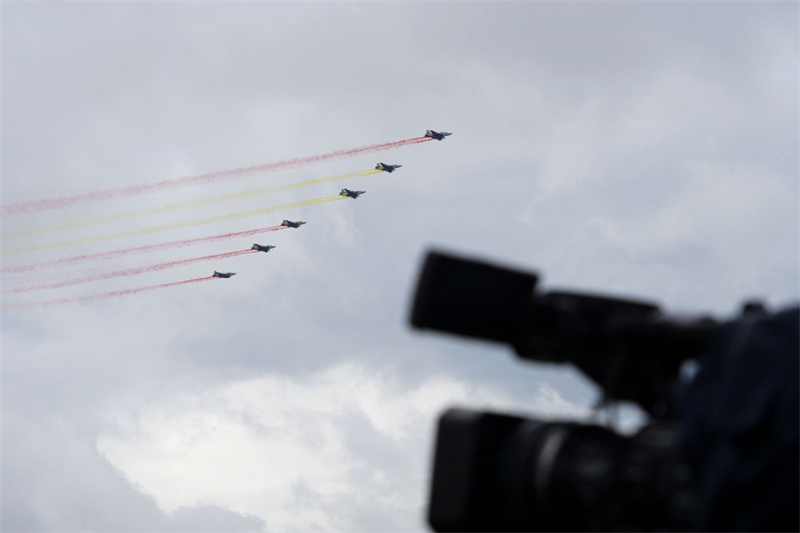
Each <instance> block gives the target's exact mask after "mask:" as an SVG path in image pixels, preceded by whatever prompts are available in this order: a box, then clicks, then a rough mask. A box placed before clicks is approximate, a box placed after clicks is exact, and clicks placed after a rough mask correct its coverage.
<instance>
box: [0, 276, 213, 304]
mask: <svg viewBox="0 0 800 533" xmlns="http://www.w3.org/2000/svg"><path fill="white" fill-rule="evenodd" d="M211 279H214V276H208V277H205V278H195V279H187V280H184V281H173V282H172V283H162V284H161V285H150V286H149V287H139V288H138V289H124V290H121V291H112V292H107V293H105V294H94V295H91V296H73V297H71V298H60V299H58V300H46V301H40V302H21V303H15V304H3V309H29V308H32V307H45V306H51V305H59V304H70V303H76V302H85V301H87V300H98V299H100V298H111V297H113V296H126V295H128V294H134V293H137V292H142V291H152V290H154V289H164V288H166V287H172V286H175V285H186V284H187V283H197V282H200V281H208V280H211Z"/></svg>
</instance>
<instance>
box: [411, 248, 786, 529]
mask: <svg viewBox="0 0 800 533" xmlns="http://www.w3.org/2000/svg"><path fill="white" fill-rule="evenodd" d="M537 280H538V278H537V276H536V275H534V274H530V273H525V272H520V271H516V270H511V269H507V268H503V267H498V266H494V265H491V264H488V263H485V262H478V261H472V260H467V259H459V258H456V257H453V256H450V255H446V254H443V253H439V252H430V253H429V254H428V256H427V258H426V261H425V264H424V266H423V268H422V271H421V273H420V278H419V282H418V286H417V292H416V296H415V300H414V304H413V309H412V316H411V323H412V324H413V325H414V326H415V327H418V328H430V329H436V330H441V331H446V332H450V333H456V334H459V335H465V336H469V337H477V338H480V339H488V340H494V341H499V342H503V343H506V344H509V345H511V346H512V347H513V348H514V350H515V351H516V353H517V355H519V356H520V357H522V358H524V359H529V360H534V361H547V362H556V363H564V362H568V363H571V364H573V365H575V366H576V367H577V368H578V369H580V370H581V371H582V372H583V373H584V374H586V375H587V376H588V377H589V378H590V379H591V380H592V381H594V382H595V383H596V384H597V385H599V386H600V388H601V389H602V392H603V395H604V400H605V401H608V402H613V401H632V402H635V403H636V404H638V405H639V406H640V407H641V408H642V409H643V410H644V411H646V412H647V413H648V414H649V416H650V421H649V422H648V423H647V424H646V425H644V427H642V428H641V429H640V430H639V431H638V432H637V433H636V434H635V435H632V436H624V435H621V434H619V433H617V432H615V431H614V430H613V429H609V428H607V427H604V426H600V425H592V424H584V423H576V422H560V421H556V422H552V421H541V420H535V419H529V418H522V417H517V416H512V415H507V414H498V413H488V412H478V411H469V410H463V409H451V410H449V411H447V412H445V413H444V414H443V415H442V416H441V418H440V420H439V427H438V435H437V442H436V450H435V454H434V464H433V476H432V481H431V493H430V502H429V508H428V521H429V523H430V524H431V526H432V527H433V528H434V529H435V530H437V531H597V530H616V531H644V530H649V531H654V530H658V531H676V530H728V531H741V530H770V531H789V530H794V531H797V530H798V527H800V524H798V513H799V512H800V511H799V510H798V494H800V489H798V452H799V451H800V450H799V449H798V423H799V422H800V413H798V403H800V398H798V382H799V381H800V375H799V374H798V372H800V370H799V369H798V352H800V346H799V344H798V338H799V337H800V331H799V330H798V323H800V310H798V309H797V308H792V309H789V310H786V311H782V312H779V313H768V312H767V311H765V310H764V309H763V307H762V306H760V305H759V304H755V303H752V304H748V305H746V306H745V309H744V311H743V313H742V315H741V316H740V317H738V318H736V319H734V320H730V321H728V322H722V323H720V322H717V321H714V320H712V319H710V318H704V317H701V318H695V319H688V320H687V319H682V320H681V319H677V318H671V317H669V316H666V315H664V314H662V313H661V312H660V311H659V309H658V307H657V306H655V305H653V304H650V303H646V302H638V301H632V300H624V299H617V298H608V297H601V296H592V295H587V294H578V293H568V292H546V293H540V292H537V291H536V284H537ZM687 361H696V362H697V365H698V368H699V370H698V371H697V374H696V376H695V377H694V378H693V379H691V380H689V379H687V378H686V377H685V376H684V377H682V375H683V374H682V372H681V368H682V365H684V364H685V363H686V362H687Z"/></svg>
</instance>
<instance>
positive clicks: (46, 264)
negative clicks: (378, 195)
mask: <svg viewBox="0 0 800 533" xmlns="http://www.w3.org/2000/svg"><path fill="white" fill-rule="evenodd" d="M283 229H287V227H286V226H268V227H266V228H256V229H249V230H246V231H236V232H233V233H223V234H221V235H212V236H211V237H197V238H194V239H184V240H182V241H172V242H164V243H160V244H148V245H145V246H134V247H132V248H121V249H119V250H111V251H110V252H98V253H94V254H83V255H75V256H72V257H66V258H64V259H53V260H50V261H41V262H39V263H29V264H27V265H19V266H15V267H7V268H3V269H0V272H2V273H12V272H14V273H17V272H30V271H32V270H42V269H44V268H51V267H58V266H64V265H69V264H73V263H82V262H84V261H97V260H103V259H113V258H115V257H122V256H126V255H131V254H141V253H148V252H156V251H158V250H167V249H172V248H183V247H185V246H191V245H193V244H201V243H205V242H213V241H219V240H222V239H231V238H233V237H249V236H250V235H257V234H259V233H267V232H269V231H279V230H283Z"/></svg>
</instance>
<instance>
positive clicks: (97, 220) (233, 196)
mask: <svg viewBox="0 0 800 533" xmlns="http://www.w3.org/2000/svg"><path fill="white" fill-rule="evenodd" d="M381 172H383V171H381V170H372V169H371V170H359V171H357V172H350V173H349V174H341V175H339V176H331V177H328V178H317V179H311V180H305V181H300V182H297V183H288V184H285V185H275V186H273V187H260V188H258V189H250V190H248V191H242V192H235V193H227V194H218V195H215V196H208V197H206V198H197V199H195V200H186V201H184V202H170V203H168V204H164V205H160V206H156V207H145V208H142V209H137V210H135V211H126V212H122V213H111V214H109V215H104V216H100V217H94V218H87V219H83V220H76V221H73V222H69V223H67V224H54V225H51V226H45V227H43V228H38V229H32V230H23V231H18V232H15V233H9V234H3V239H4V240H6V239H14V238H18V237H31V236H33V235H41V234H43V233H48V232H51V231H63V230H67V229H72V228H80V227H86V226H93V225H95V224H103V223H107V222H113V221H115V220H122V219H130V218H136V217H140V216H143V215H153V214H162V213H170V212H172V211H179V210H181V209H190V208H193V207H200V206H203V205H208V204H213V203H219V202H227V201H230V200H242V199H244V198H251V197H254V196H260V195H264V194H269V193H271V192H278V191H288V190H292V189H299V188H301V187H308V186H309V185H316V184H319V183H328V182H331V181H339V180H346V179H351V178H356V177H361V176H369V175H371V174H380V173H381Z"/></svg>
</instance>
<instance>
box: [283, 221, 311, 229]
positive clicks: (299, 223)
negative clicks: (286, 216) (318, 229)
mask: <svg viewBox="0 0 800 533" xmlns="http://www.w3.org/2000/svg"><path fill="white" fill-rule="evenodd" d="M303 224H305V221H304V220H298V221H297V222H292V221H291V220H284V221H283V222H281V226H286V227H287V228H299V227H300V226H302V225H303Z"/></svg>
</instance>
